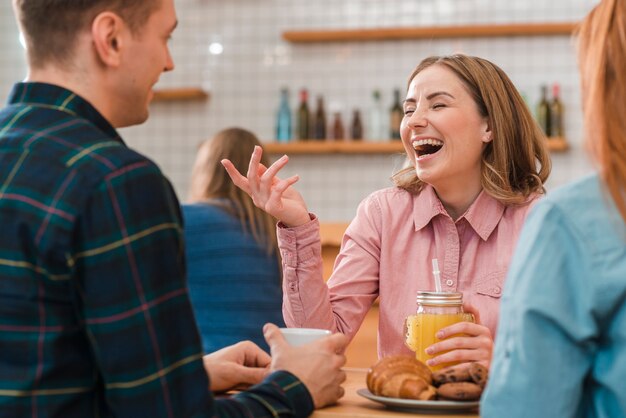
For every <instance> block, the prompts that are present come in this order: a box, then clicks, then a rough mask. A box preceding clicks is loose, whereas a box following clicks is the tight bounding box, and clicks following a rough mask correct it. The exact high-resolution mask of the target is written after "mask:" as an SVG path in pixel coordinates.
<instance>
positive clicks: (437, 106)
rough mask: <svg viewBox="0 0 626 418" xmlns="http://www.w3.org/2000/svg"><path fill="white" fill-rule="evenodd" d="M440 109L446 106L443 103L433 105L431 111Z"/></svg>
mask: <svg viewBox="0 0 626 418" xmlns="http://www.w3.org/2000/svg"><path fill="white" fill-rule="evenodd" d="M442 107H446V105H445V104H443V103H435V104H434V105H433V109H441V108H442Z"/></svg>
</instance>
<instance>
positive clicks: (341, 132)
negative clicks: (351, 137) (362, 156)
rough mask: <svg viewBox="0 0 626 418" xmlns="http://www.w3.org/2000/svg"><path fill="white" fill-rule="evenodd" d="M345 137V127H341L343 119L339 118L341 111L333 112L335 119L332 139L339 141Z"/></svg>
mask: <svg viewBox="0 0 626 418" xmlns="http://www.w3.org/2000/svg"><path fill="white" fill-rule="evenodd" d="M344 137H345V129H344V127H343V120H342V119H341V113H340V112H335V119H334V121H333V139H334V140H335V141H341V140H342V139H344Z"/></svg>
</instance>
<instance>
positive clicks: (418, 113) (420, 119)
mask: <svg viewBox="0 0 626 418" xmlns="http://www.w3.org/2000/svg"><path fill="white" fill-rule="evenodd" d="M408 125H409V126H410V127H412V128H419V127H424V126H426V125H428V120H427V119H426V112H424V111H423V110H422V109H415V111H414V112H413V113H412V114H411V116H410V117H409V120H408Z"/></svg>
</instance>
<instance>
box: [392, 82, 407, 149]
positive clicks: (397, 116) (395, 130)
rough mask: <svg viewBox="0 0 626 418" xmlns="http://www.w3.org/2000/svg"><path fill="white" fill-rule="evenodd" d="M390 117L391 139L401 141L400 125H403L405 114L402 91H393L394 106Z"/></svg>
mask: <svg viewBox="0 0 626 418" xmlns="http://www.w3.org/2000/svg"><path fill="white" fill-rule="evenodd" d="M389 116H390V117H389V128H390V134H391V139H400V124H401V123H402V117H403V116H404V114H403V111H402V105H401V104H400V90H398V89H395V90H394V91H393V105H392V106H391V111H390V115H389Z"/></svg>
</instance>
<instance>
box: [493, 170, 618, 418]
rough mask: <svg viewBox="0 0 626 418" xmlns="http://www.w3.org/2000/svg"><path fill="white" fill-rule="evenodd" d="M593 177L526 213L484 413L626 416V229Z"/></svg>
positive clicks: (508, 284)
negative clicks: (526, 216) (527, 214)
mask: <svg viewBox="0 0 626 418" xmlns="http://www.w3.org/2000/svg"><path fill="white" fill-rule="evenodd" d="M602 187H603V186H602V185H601V183H600V179H599V178H598V176H597V175H593V176H590V177H586V178H584V179H582V180H580V181H578V182H575V183H573V184H571V185H568V186H566V187H563V188H561V189H559V190H556V191H554V192H552V193H551V194H550V195H549V196H548V197H546V198H545V199H543V200H542V201H541V202H539V203H538V204H537V205H536V206H535V208H533V210H532V211H531V213H530V215H529V217H528V219H527V222H526V224H525V226H524V228H523V230H522V234H521V236H520V239H519V242H518V247H517V250H516V252H515V255H514V257H513V261H512V264H511V266H510V270H509V274H508V278H507V281H506V285H505V291H504V295H503V299H502V307H501V314H500V323H499V331H498V335H497V338H496V347H495V352H494V360H493V362H492V364H491V376H490V379H489V384H488V386H487V391H486V393H485V395H484V397H483V402H482V406H481V416H482V417H483V418H492V417H499V418H500V417H506V418H515V417H525V418H526V417H533V418H536V417H558V418H566V417H602V418H604V417H607V418H608V417H626V384H625V383H624V382H625V381H626V226H625V225H624V221H623V220H622V218H621V217H620V216H619V212H618V211H617V209H616V208H615V206H614V204H613V202H612V200H610V198H609V195H608V193H604V192H603V189H602Z"/></svg>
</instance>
